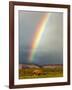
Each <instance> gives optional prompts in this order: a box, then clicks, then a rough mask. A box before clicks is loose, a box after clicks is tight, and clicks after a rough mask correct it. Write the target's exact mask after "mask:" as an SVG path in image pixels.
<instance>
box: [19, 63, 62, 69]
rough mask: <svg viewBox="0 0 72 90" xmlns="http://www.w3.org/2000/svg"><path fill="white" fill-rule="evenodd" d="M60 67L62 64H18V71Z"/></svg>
mask: <svg viewBox="0 0 72 90" xmlns="http://www.w3.org/2000/svg"><path fill="white" fill-rule="evenodd" d="M57 66H58V67H62V66H63V64H44V65H42V66H40V65H37V64H19V69H24V68H55V67H57Z"/></svg>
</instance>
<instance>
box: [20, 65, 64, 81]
mask: <svg viewBox="0 0 72 90" xmlns="http://www.w3.org/2000/svg"><path fill="white" fill-rule="evenodd" d="M34 70H42V71H43V73H45V74H40V75H37V74H33V73H32V72H33V71H34ZM50 77H63V68H62V67H58V66H57V67H56V68H39V69H36V68H29V69H20V70H19V79H31V78H50Z"/></svg>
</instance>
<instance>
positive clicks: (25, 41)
mask: <svg viewBox="0 0 72 90" xmlns="http://www.w3.org/2000/svg"><path fill="white" fill-rule="evenodd" d="M18 13H19V14H18V18H19V22H18V24H19V63H28V64H29V63H33V64H39V65H44V64H63V13H61V12H34V11H24V10H19V12H18ZM45 15H46V17H47V18H46V22H45V21H44V22H45V26H44V29H43V33H42V35H41V37H40V41H39V42H38V45H37V46H34V48H32V47H31V46H32V44H33V40H34V43H35V42H36V39H37V37H36V38H35V33H36V32H38V33H39V31H38V30H39V29H40V28H41V27H42V25H43V24H42V25H40V28H38V30H37V27H38V24H39V22H41V19H42V17H44V16H45ZM34 49H35V51H34V52H33V54H32V51H33V50H34ZM29 55H31V56H32V55H33V56H34V57H33V58H32V60H29V58H28V57H29Z"/></svg>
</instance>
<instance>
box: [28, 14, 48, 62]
mask: <svg viewBox="0 0 72 90" xmlns="http://www.w3.org/2000/svg"><path fill="white" fill-rule="evenodd" d="M47 21H48V14H45V15H43V16H42V18H41V19H40V21H39V23H38V24H37V26H36V32H35V34H34V39H33V42H32V45H31V51H30V53H29V61H30V62H32V61H33V60H34V56H35V52H36V49H37V47H38V45H39V42H40V40H41V38H42V35H43V32H44V30H45V27H46V23H47Z"/></svg>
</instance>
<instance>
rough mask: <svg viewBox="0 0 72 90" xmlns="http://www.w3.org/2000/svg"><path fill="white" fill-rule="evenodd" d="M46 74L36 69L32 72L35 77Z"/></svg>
mask: <svg viewBox="0 0 72 90" xmlns="http://www.w3.org/2000/svg"><path fill="white" fill-rule="evenodd" d="M43 73H44V72H43V70H40V69H36V70H34V71H33V72H32V74H33V75H42V74H43Z"/></svg>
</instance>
